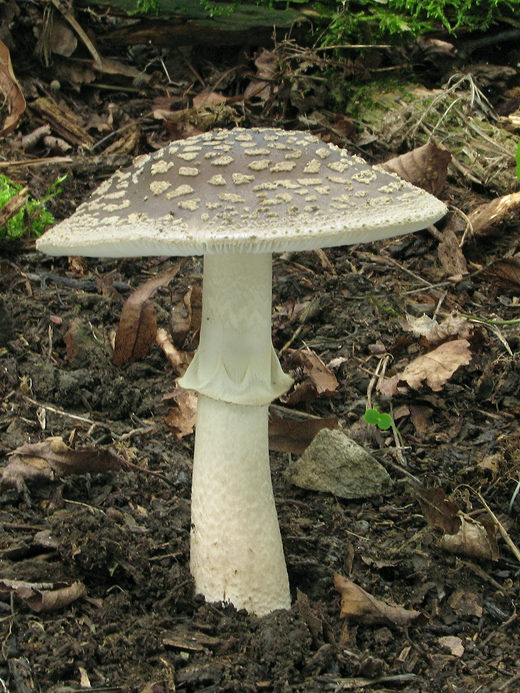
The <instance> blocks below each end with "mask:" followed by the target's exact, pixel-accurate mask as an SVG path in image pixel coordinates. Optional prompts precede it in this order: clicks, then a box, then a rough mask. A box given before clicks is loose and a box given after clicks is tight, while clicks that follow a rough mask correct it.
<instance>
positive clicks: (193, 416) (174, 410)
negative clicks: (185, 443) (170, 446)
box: [163, 389, 197, 440]
mask: <svg viewBox="0 0 520 693" xmlns="http://www.w3.org/2000/svg"><path fill="white" fill-rule="evenodd" d="M166 399H168V400H170V399H173V400H174V403H175V406H173V407H169V408H168V411H167V413H166V416H165V417H164V423H165V424H166V425H167V426H168V428H169V429H170V431H171V432H172V433H173V435H174V436H175V439H176V440H182V438H185V437H186V436H188V435H190V434H191V433H193V430H194V428H195V422H196V420H197V393H196V392H194V391H193V390H180V389H179V390H176V391H175V392H174V393H173V396H169V397H166V398H163V401H165V400H166Z"/></svg>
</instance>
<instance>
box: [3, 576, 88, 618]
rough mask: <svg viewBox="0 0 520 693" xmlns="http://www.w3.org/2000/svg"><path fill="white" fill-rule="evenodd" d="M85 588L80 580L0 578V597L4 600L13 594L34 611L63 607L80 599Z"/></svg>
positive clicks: (53, 609) (54, 609)
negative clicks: (64, 581)
mask: <svg viewBox="0 0 520 693" xmlns="http://www.w3.org/2000/svg"><path fill="white" fill-rule="evenodd" d="M86 592H87V590H86V588H85V585H84V584H83V583H82V582H79V581H77V582H73V583H72V584H70V585H69V584H67V583H63V582H56V583H53V582H25V581H22V580H0V598H1V599H2V600H3V601H5V600H8V599H9V597H10V595H11V594H13V595H14V596H15V597H16V598H17V599H20V600H21V601H22V602H23V603H24V604H26V606H28V607H29V608H30V609H32V610H33V611H34V612H36V613H41V612H44V611H56V610H58V609H63V608H64V607H66V606H68V605H69V604H71V603H72V602H73V601H76V600H77V599H80V598H81V597H83V596H84V595H85V594H86Z"/></svg>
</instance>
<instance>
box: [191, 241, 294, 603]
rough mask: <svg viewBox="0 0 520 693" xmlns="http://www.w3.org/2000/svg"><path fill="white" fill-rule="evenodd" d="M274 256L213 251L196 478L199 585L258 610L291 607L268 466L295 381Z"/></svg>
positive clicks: (194, 557) (194, 542) (209, 595)
mask: <svg viewBox="0 0 520 693" xmlns="http://www.w3.org/2000/svg"><path fill="white" fill-rule="evenodd" d="M271 301H272V256H271V254H270V253H269V254H268V253H235V254H233V253H230V254H220V255H207V256H206V257H205V259H204V289H203V303H202V326H201V334H200V344H199V348H198V351H197V354H196V356H195V358H194V360H193V362H192V364H191V365H190V367H189V369H188V370H187V372H186V374H185V375H184V376H183V377H182V378H181V379H180V380H179V384H180V385H181V386H182V387H186V388H190V389H194V390H197V391H198V392H199V403H198V410H197V427H196V433H195V457H194V463H193V482H192V501H191V503H192V532H191V571H192V574H193V576H194V578H195V588H196V591H197V592H199V593H202V594H203V595H204V596H205V597H206V599H207V600H208V601H210V602H212V601H227V602H231V603H232V604H234V606H235V607H236V608H237V609H242V608H245V609H247V610H248V611H250V612H252V613H256V614H258V615H263V614H267V613H269V612H270V611H273V610H274V609H287V608H289V607H290V593H289V583H288V578H287V570H286V567H285V559H284V555H283V547H282V541H281V537H280V529H279V526H278V518H277V515H276V508H275V504H274V496H273V490H272V484H271V473H270V467H269V440H268V404H269V403H270V402H271V401H272V400H273V399H274V398H276V397H278V396H279V395H280V394H282V393H283V392H285V391H286V390H287V389H288V388H289V387H290V385H291V383H292V379H291V378H290V376H288V375H286V374H285V373H284V372H283V371H282V369H281V366H280V363H279V361H278V358H277V356H276V354H275V352H274V349H273V346H272V343H271Z"/></svg>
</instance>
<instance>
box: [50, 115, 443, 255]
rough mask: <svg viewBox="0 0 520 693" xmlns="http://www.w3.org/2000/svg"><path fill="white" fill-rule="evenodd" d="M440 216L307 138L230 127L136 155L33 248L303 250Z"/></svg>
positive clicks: (413, 193)
mask: <svg viewBox="0 0 520 693" xmlns="http://www.w3.org/2000/svg"><path fill="white" fill-rule="evenodd" d="M445 213H446V207H445V206H444V204H443V203H442V202H440V201H439V200H438V199H437V198H435V197H433V196H432V195H430V194H428V193H427V192H425V191H423V190H420V189H419V188H416V187H415V186H413V185H410V184H409V183H406V182H404V181H403V180H401V179H400V178H398V177H396V176H394V175H392V174H389V173H386V172H383V171H380V170H378V169H377V168H374V167H372V166H369V165H368V164H367V163H366V162H364V161H363V160H362V159H360V158H359V157H356V156H350V155H348V154H347V153H346V152H345V151H344V150H342V149H339V148H338V147H336V146H334V145H332V144H324V143H323V142H321V141H320V140H318V139H317V138H315V137H313V136H312V135H309V134H306V133H302V132H291V131H284V130H278V129H275V128H273V129H251V130H246V129H241V128H235V129H233V130H214V131H212V132H209V133H204V134H202V135H196V136H195V137H190V138H188V139H186V140H182V141H179V142H173V143H172V144H169V145H168V146H166V147H164V148H163V149H160V150H159V151H157V152H154V153H153V154H147V155H144V156H141V157H138V158H137V159H136V160H135V161H134V164H133V166H132V167H130V168H128V169H126V170H122V171H118V172H117V173H115V174H114V175H113V176H112V177H111V178H109V179H108V180H107V181H105V182H104V183H103V184H102V185H101V186H100V187H99V188H98V189H97V190H96V191H95V192H94V193H93V195H92V196H91V197H90V199H89V200H88V201H87V202H85V203H84V204H82V205H81V206H80V207H79V208H78V209H77V211H76V212H75V213H74V214H73V215H72V216H71V217H70V218H69V219H66V220H65V221H63V222H61V223H60V224H57V225H56V226H55V227H54V228H52V229H50V230H49V231H47V232H46V233H45V234H44V235H43V236H42V237H41V238H40V239H39V240H38V242H37V247H38V249H39V250H41V251H42V252H44V253H49V254H51V255H86V256H94V257H130V256H139V255H203V254H206V253H218V252H281V251H286V250H312V249H316V248H325V247H331V246H336V245H346V244H352V243H361V242H366V241H372V240H379V239H381V238H388V237H390V236H397V235H402V234H405V233H409V232H412V231H417V230H419V229H422V228H425V227H427V226H429V225H430V224H433V223H435V222H436V221H438V220H439V219H440V218H441V217H442V216H444V214H445Z"/></svg>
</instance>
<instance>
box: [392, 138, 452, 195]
mask: <svg viewBox="0 0 520 693" xmlns="http://www.w3.org/2000/svg"><path fill="white" fill-rule="evenodd" d="M450 160H451V154H450V153H449V152H448V151H447V150H446V149H440V148H439V147H436V146H435V145H434V144H432V143H431V142H430V143H428V144H424V145H423V146H422V147H418V148H417V149H413V150H412V151H411V152H406V154H401V156H396V157H395V158H394V159H390V160H389V161H386V162H385V163H384V164H381V165H380V166H379V168H381V169H383V171H388V172H389V173H396V174H397V175H398V176H399V177H400V178H402V179H403V180H406V181H408V182H409V183H412V184H413V185H416V186H417V187H418V188H422V189H423V190H426V191H427V192H429V193H432V195H438V194H439V193H440V192H441V191H442V189H443V188H444V184H445V183H446V176H447V174H448V164H449V163H450Z"/></svg>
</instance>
